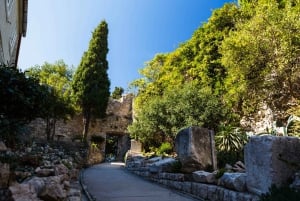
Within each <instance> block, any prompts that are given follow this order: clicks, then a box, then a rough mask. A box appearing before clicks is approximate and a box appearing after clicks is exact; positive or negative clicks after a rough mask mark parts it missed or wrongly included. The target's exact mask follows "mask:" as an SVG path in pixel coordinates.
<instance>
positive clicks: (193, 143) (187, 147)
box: [175, 126, 217, 173]
mask: <svg viewBox="0 0 300 201" xmlns="http://www.w3.org/2000/svg"><path fill="white" fill-rule="evenodd" d="M175 148H176V152H177V155H178V158H179V161H180V162H181V164H182V169H181V170H182V171H183V172H186V173H192V172H194V171H197V170H212V169H215V168H216V166H217V161H216V157H215V156H216V149H215V142H214V136H213V132H212V131H210V130H208V129H207V128H201V127H196V126H192V127H189V128H185V129H183V130H181V131H179V133H178V134H177V136H176V140H175Z"/></svg>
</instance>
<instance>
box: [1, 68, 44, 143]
mask: <svg viewBox="0 0 300 201" xmlns="http://www.w3.org/2000/svg"><path fill="white" fill-rule="evenodd" d="M47 96H48V90H47V88H46V87H44V86H41V85H40V84H39V82H38V80H36V79H34V78H28V77H26V76H25V73H23V72H21V71H20V70H18V69H16V68H14V67H7V66H4V65H0V97H1V98H0V135H1V136H0V137H1V138H2V139H4V140H7V141H8V143H9V144H10V145H13V144H14V141H15V137H16V135H17V134H18V132H19V131H20V129H22V127H23V126H24V124H26V123H28V122H30V121H31V120H33V119H34V118H36V117H41V116H42V115H43V114H42V111H43V108H44V107H45V103H46V97H47Z"/></svg>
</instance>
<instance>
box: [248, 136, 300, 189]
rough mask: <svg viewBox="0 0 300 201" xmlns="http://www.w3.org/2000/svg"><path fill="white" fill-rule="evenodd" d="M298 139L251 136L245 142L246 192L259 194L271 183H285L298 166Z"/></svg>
mask: <svg viewBox="0 0 300 201" xmlns="http://www.w3.org/2000/svg"><path fill="white" fill-rule="evenodd" d="M299 153H300V139H299V138H296V137H277V136H270V135H266V136H253V137H251V138H250V140H249V143H248V144H247V145H246V146H245V151H244V154H245V165H246V173H247V178H246V183H247V189H248V191H249V192H252V193H254V194H257V195H260V194H262V193H266V192H269V188H270V187H271V186H272V185H273V184H274V185H276V186H278V187H279V186H282V185H286V184H288V181H289V180H290V179H292V177H293V175H294V174H295V173H296V172H297V170H298V169H299V164H300V155H299Z"/></svg>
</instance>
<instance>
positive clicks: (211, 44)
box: [128, 4, 240, 143]
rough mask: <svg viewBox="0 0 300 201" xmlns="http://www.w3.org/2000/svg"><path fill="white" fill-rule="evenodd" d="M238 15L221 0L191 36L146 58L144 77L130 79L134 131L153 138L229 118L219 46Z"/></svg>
mask: <svg viewBox="0 0 300 201" xmlns="http://www.w3.org/2000/svg"><path fill="white" fill-rule="evenodd" d="M239 16H240V12H239V10H238V7H237V6H236V5H235V4H226V5H225V6H224V7H223V8H221V9H218V10H216V11H214V12H213V15H212V17H211V18H210V19H209V21H208V22H207V23H205V24H204V25H203V26H202V27H200V28H199V29H198V30H196V31H195V33H194V34H193V36H192V38H191V39H190V40H188V41H187V42H185V43H182V44H181V45H180V46H179V47H178V48H177V49H176V50H175V51H173V52H171V53H167V54H157V55H156V56H155V57H154V58H153V59H152V60H151V61H149V62H147V63H146V66H145V67H144V68H143V69H142V70H140V74H142V75H143V77H142V78H140V79H138V80H135V81H134V82H133V83H132V85H133V86H134V87H137V89H138V92H137V96H136V98H135V100H134V109H135V112H136V120H135V122H134V123H133V124H132V125H131V126H129V128H128V129H129V131H130V133H131V134H132V135H133V136H136V137H138V138H139V139H140V140H142V141H143V142H144V143H145V142H151V143H153V141H155V140H156V141H160V140H162V141H163V140H164V139H165V138H170V139H174V137H175V136H176V134H177V132H178V130H180V129H181V128H183V127H187V126H192V125H198V126H205V127H210V128H211V129H217V128H218V126H217V125H218V123H219V122H222V121H230V120H232V119H234V118H232V117H231V116H234V115H231V114H230V113H231V112H230V108H228V107H227V106H226V105H225V104H224V101H223V93H224V89H223V88H224V86H223V80H224V79H225V78H226V75H227V74H226V69H225V67H224V66H223V64H221V56H222V55H221V53H220V52H219V47H220V46H221V44H222V41H223V40H224V38H225V37H226V36H228V34H229V32H230V31H231V30H233V29H234V28H235V23H236V21H237V19H238V18H239ZM225 114H227V115H225ZM234 120H235V119H234Z"/></svg>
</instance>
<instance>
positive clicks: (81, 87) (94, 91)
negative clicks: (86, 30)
mask: <svg viewBox="0 0 300 201" xmlns="http://www.w3.org/2000/svg"><path fill="white" fill-rule="evenodd" d="M107 36H108V26H107V23H106V22H105V21H102V22H101V23H100V24H99V25H98V26H97V28H96V29H95V30H94V32H93V36H92V39H91V40H90V43H89V48H88V50H87V52H84V54H83V56H82V59H81V62H80V65H79V66H78V68H77V70H76V72H75V75H74V78H73V84H72V88H73V91H74V95H75V99H76V102H77V103H78V104H79V106H80V108H81V110H82V115H83V133H82V134H83V139H84V140H86V138H87V134H88V129H89V123H90V121H91V119H92V118H97V117H99V118H103V117H104V116H105V112H106V108H107V103H108V100H109V96H110V93H109V87H110V81H109V78H108V74H107V70H108V62H107V60H106V56H107V53H108V42H107Z"/></svg>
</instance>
